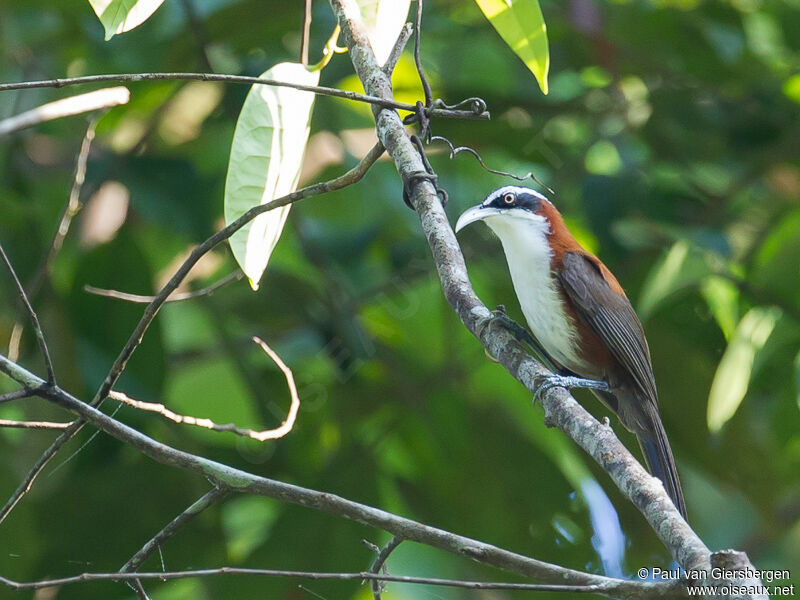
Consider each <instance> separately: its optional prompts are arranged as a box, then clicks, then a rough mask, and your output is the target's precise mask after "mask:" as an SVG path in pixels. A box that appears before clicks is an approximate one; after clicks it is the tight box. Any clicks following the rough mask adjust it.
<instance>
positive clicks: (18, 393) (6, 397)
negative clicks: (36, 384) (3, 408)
mask: <svg viewBox="0 0 800 600" xmlns="http://www.w3.org/2000/svg"><path fill="white" fill-rule="evenodd" d="M35 394H36V392H34V391H33V390H28V389H21V390H14V391H13V392H8V393H5V394H0V404H3V402H11V401H12V400H19V399H21V398H29V397H30V396H34V395H35Z"/></svg>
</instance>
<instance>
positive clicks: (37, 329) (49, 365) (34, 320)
mask: <svg viewBox="0 0 800 600" xmlns="http://www.w3.org/2000/svg"><path fill="white" fill-rule="evenodd" d="M0 258H2V260H3V262H4V263H5V265H6V269H8V272H9V273H10V274H11V278H12V279H13V280H14V285H16V286H17V295H18V296H19V299H20V300H22V304H23V305H24V306H25V310H26V311H27V312H28V317H29V318H30V320H31V324H32V325H33V331H34V333H35V334H36V342H37V343H38V344H39V350H40V351H41V353H42V358H43V359H44V366H45V368H46V369H47V384H48V385H55V384H56V373H55V371H54V370H53V362H52V361H51V360H50V351H49V350H48V349H47V342H46V341H45V339H44V332H43V331H42V326H41V325H40V324H39V317H37V316H36V311H35V310H33V306H31V303H30V301H29V300H28V294H26V293H25V288H23V287H22V282H21V281H20V280H19V277H17V272H16V271H15V270H14V266H13V265H12V264H11V261H10V260H9V259H8V256H7V255H6V251H5V250H4V249H3V245H2V244H0Z"/></svg>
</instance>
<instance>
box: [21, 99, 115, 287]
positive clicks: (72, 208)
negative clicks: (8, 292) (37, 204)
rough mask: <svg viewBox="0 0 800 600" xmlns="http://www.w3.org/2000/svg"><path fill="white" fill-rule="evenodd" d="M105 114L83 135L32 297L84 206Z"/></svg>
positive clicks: (32, 283)
mask: <svg viewBox="0 0 800 600" xmlns="http://www.w3.org/2000/svg"><path fill="white" fill-rule="evenodd" d="M103 114H105V113H101V114H98V115H95V116H94V117H92V118H91V119H90V120H89V124H88V125H87V126H86V133H85V134H84V135H83V141H82V142H81V148H80V150H79V151H78V158H77V160H76V161H75V176H74V177H73V179H72V187H71V188H70V190H69V197H68V198H67V203H66V205H65V206H64V210H63V211H62V212H61V218H60V219H59V221H58V227H56V231H55V233H54V234H53V239H52V240H51V242H50V246H49V248H48V250H47V254H45V257H44V259H42V264H41V265H39V269H38V270H37V272H36V275H35V276H34V278H33V279H32V280H31V282H30V285H29V286H28V290H29V292H30V295H31V296H34V295H35V294H36V293H37V292H38V291H39V288H40V287H41V285H42V282H43V281H44V278H45V276H46V275H47V272H48V270H49V269H50V265H51V264H53V260H55V257H56V256H57V255H58V253H59V252H60V251H61V248H62V247H63V245H64V240H65V239H66V237H67V233H69V228H70V225H72V220H73V219H74V218H75V215H77V214H78V213H79V212H80V210H81V208H82V206H83V203H82V202H81V191H82V190H83V184H84V183H85V182H86V167H87V165H88V163H89V151H90V150H91V148H92V142H93V141H94V137H95V133H96V132H97V124H98V123H99V122H100V119H102V118H103Z"/></svg>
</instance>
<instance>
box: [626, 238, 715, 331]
mask: <svg viewBox="0 0 800 600" xmlns="http://www.w3.org/2000/svg"><path fill="white" fill-rule="evenodd" d="M709 273H710V269H709V267H708V265H707V264H706V261H705V260H704V258H703V255H702V254H701V253H700V252H699V251H697V250H696V249H694V248H693V247H692V246H691V244H690V243H689V242H688V241H686V240H680V241H678V242H675V244H673V245H672V247H671V248H670V249H669V250H668V251H667V253H666V254H665V255H664V257H663V258H662V259H661V260H660V261H658V262H657V263H656V264H655V265H654V266H653V268H652V269H651V270H650V273H648V275H647V279H646V280H645V282H644V284H643V285H642V291H641V294H640V296H639V303H638V306H637V310H638V312H639V316H640V317H641V318H642V319H646V318H648V317H649V316H650V315H651V314H652V313H653V311H654V310H655V309H656V308H657V307H658V306H659V305H660V304H661V303H662V302H663V301H664V300H665V299H666V298H668V297H669V296H670V295H671V294H673V293H675V292H677V291H679V290H682V289H684V288H686V287H689V286H692V285H696V284H697V283H699V282H700V281H701V280H703V279H704V278H705V277H706V276H707V275H709Z"/></svg>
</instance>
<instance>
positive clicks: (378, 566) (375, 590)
mask: <svg viewBox="0 0 800 600" xmlns="http://www.w3.org/2000/svg"><path fill="white" fill-rule="evenodd" d="M402 543H403V538H401V537H400V536H397V535H396V536H394V537H392V539H390V540H389V542H388V543H387V544H386V545H385V546H384V547H383V549H380V548H378V547H377V546H375V550H376V551H377V553H378V556H377V557H376V558H375V562H374V563H372V567H371V568H370V570H369V572H370V573H376V574H378V573H383V574H384V575H388V574H389V572H388V571H387V570H386V560H387V559H388V558H389V555H390V554H391V553H392V552H394V550H395V548H397V547H398V546H399V545H400V544H402ZM386 581H387V580H385V579H384V580H380V579H373V580H372V597H373V598H374V600H381V593H382V592H383V590H384V589H385V587H386Z"/></svg>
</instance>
